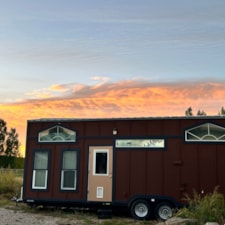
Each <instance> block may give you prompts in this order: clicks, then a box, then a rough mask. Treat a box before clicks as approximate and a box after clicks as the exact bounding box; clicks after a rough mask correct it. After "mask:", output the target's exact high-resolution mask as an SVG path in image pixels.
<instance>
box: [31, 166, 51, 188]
mask: <svg viewBox="0 0 225 225" xmlns="http://www.w3.org/2000/svg"><path fill="white" fill-rule="evenodd" d="M36 171H38V170H33V179H32V189H43V190H45V189H47V181H48V170H45V185H44V186H35V180H36Z"/></svg>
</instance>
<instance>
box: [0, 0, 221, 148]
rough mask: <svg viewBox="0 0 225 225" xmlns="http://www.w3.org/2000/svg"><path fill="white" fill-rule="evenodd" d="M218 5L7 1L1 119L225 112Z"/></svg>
mask: <svg viewBox="0 0 225 225" xmlns="http://www.w3.org/2000/svg"><path fill="white" fill-rule="evenodd" d="M224 12H225V1H224V0H198V1H194V0H189V1H186V0H170V1H168V0H158V1H155V0H129V1H128V0H126V1H125V0H86V1H84V0H82V1H81V0H38V1H35V0H20V1H18V2H17V3H16V4H15V0H7V1H3V2H2V3H1V7H0V78H1V82H0V118H1V119H4V120H5V121H6V122H7V125H8V128H11V127H14V128H16V130H17V132H18V133H19V139H20V142H21V151H22V152H23V151H24V147H25V135H26V123H27V120H29V119H36V118H53V117H56V118H65V117H69V118H87V117H88V118H96V117H143V116H144V117H146V116H147V117H148V116H150V117H157V116H184V113H185V110H186V109H187V108H188V107H189V106H191V107H192V109H193V111H194V113H196V112H197V110H199V109H200V110H204V111H205V112H206V113H207V115H218V111H220V109H221V107H222V106H225V13H224Z"/></svg>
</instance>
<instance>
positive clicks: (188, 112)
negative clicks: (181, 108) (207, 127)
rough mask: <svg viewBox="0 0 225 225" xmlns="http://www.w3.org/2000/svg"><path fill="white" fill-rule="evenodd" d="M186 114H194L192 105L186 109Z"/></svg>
mask: <svg viewBox="0 0 225 225" xmlns="http://www.w3.org/2000/svg"><path fill="white" fill-rule="evenodd" d="M185 116H193V112H192V108H191V107H189V108H187V110H186V111H185Z"/></svg>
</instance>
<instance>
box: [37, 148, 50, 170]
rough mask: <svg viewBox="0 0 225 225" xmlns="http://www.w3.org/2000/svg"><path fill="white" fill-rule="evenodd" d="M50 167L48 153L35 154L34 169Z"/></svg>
mask: <svg viewBox="0 0 225 225" xmlns="http://www.w3.org/2000/svg"><path fill="white" fill-rule="evenodd" d="M47 167H48V153H47V152H35V158H34V169H47Z"/></svg>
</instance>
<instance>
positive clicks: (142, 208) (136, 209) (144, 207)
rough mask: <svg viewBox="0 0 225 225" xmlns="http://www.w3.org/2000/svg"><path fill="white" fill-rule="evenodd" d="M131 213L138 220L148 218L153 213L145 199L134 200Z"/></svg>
mask: <svg viewBox="0 0 225 225" xmlns="http://www.w3.org/2000/svg"><path fill="white" fill-rule="evenodd" d="M130 212H131V215H132V217H133V218H134V219H137V220H148V219H149V217H150V215H151V207H150V205H149V203H148V202H147V201H146V200H144V199H138V200H136V201H134V202H133V203H132V205H131V208H130Z"/></svg>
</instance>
